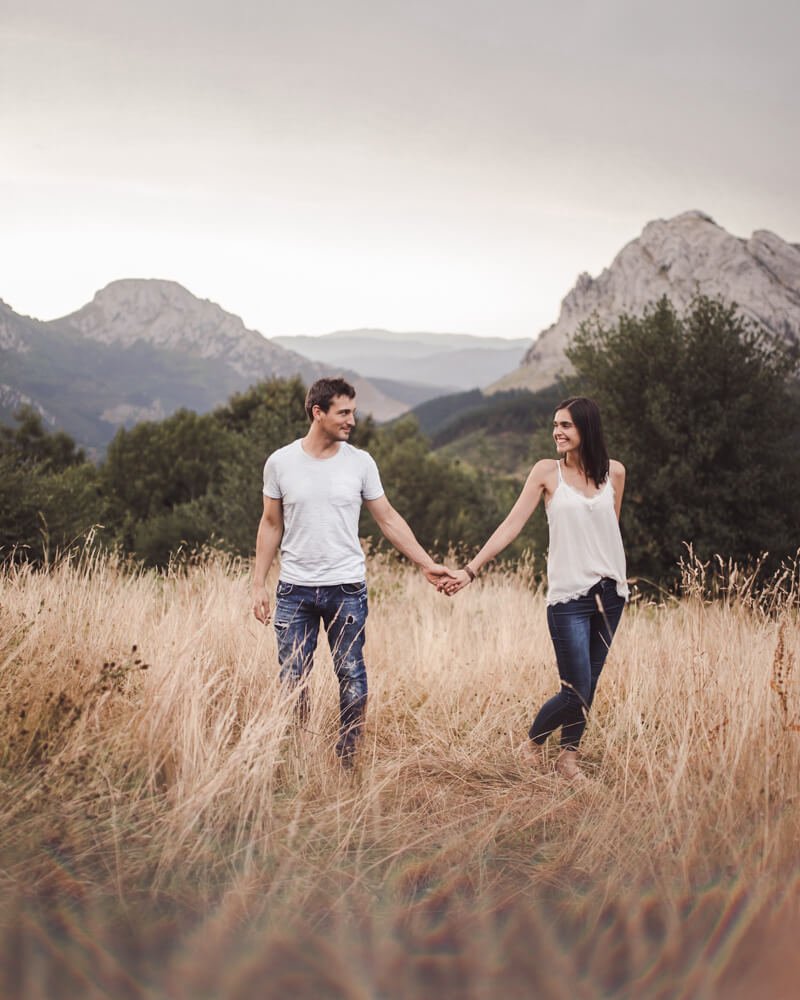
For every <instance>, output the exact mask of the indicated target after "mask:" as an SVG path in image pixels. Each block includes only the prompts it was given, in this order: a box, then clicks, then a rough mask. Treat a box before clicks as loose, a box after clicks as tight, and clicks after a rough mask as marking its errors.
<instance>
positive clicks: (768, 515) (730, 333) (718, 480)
mask: <svg viewBox="0 0 800 1000" xmlns="http://www.w3.org/2000/svg"><path fill="white" fill-rule="evenodd" d="M567 356H568V357H569V359H570V361H571V362H572V364H573V366H574V368H575V372H576V375H575V378H574V379H573V380H572V382H571V385H570V389H571V390H572V391H573V392H574V391H579V392H581V393H583V394H585V395H588V396H592V397H593V398H594V399H596V401H597V402H598V404H599V406H600V408H601V411H602V413H603V422H604V425H605V429H606V435H607V438H608V443H609V448H610V450H611V452H612V454H613V455H614V457H617V458H619V459H620V460H621V461H623V462H624V463H625V465H626V467H627V473H628V475H627V486H626V496H625V503H624V505H623V516H622V526H623V534H624V536H625V541H626V548H627V551H628V561H629V566H630V571H631V572H632V573H634V574H639V575H640V576H643V577H647V578H650V579H653V580H667V579H670V578H674V577H675V575H676V565H677V562H678V560H679V559H680V558H681V556H682V555H683V554H685V545H684V543H691V544H692V546H693V548H694V550H695V552H696V553H697V554H698V556H700V557H701V558H703V559H705V558H710V557H711V556H713V555H714V554H720V555H722V556H724V557H726V558H727V557H731V558H733V559H735V560H737V561H741V562H747V561H748V560H749V559H750V558H752V557H754V556H756V555H758V554H760V553H761V552H763V551H769V552H770V553H771V554H772V556H773V557H775V558H776V559H777V558H779V557H782V556H785V555H788V554H790V553H791V552H793V551H794V549H795V548H796V545H797V537H796V535H795V534H794V526H796V524H797V523H798V515H799V514H800V510H798V496H799V495H800V494H798V486H800V483H799V482H798V473H797V461H796V451H795V448H794V443H795V442H796V441H797V436H798V428H800V407H799V406H798V396H797V392H796V383H795V381H794V379H793V375H796V372H797V364H796V360H795V359H794V358H793V357H792V356H791V353H790V352H789V351H788V350H787V349H786V348H785V347H783V346H781V345H780V344H779V343H778V342H776V341H775V340H773V339H771V338H769V337H768V336H767V335H766V334H765V333H764V332H763V331H761V330H759V329H757V328H756V327H755V326H754V325H752V324H751V323H748V322H747V321H746V320H744V319H742V318H741V317H740V316H739V315H738V314H737V309H736V306H735V305H727V304H725V303H723V302H721V301H718V300H714V299H709V298H707V297H704V296H699V297H698V298H696V299H695V300H694V301H693V303H692V304H691V306H690V307H689V309H688V310H687V311H686V313H685V315H683V316H680V315H678V313H677V312H676V311H675V309H674V308H673V306H672V305H671V304H670V302H669V301H668V300H667V299H666V298H662V299H661V300H659V301H658V302H657V303H655V304H654V305H653V306H652V307H651V308H649V309H648V310H647V311H646V312H645V314H644V315H643V316H642V317H641V318H636V317H632V316H627V315H623V316H621V317H620V318H619V320H618V322H617V323H616V324H615V325H613V326H603V325H602V324H599V323H597V322H596V321H595V322H590V323H587V324H584V325H583V326H582V327H581V328H580V330H579V332H578V334H577V335H576V336H575V338H574V339H573V341H572V344H571V346H570V347H569V349H568V351H567Z"/></svg>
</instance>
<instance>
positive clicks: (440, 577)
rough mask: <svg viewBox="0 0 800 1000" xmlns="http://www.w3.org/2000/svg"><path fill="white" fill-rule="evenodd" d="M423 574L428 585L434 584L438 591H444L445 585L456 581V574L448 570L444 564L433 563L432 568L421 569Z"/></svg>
mask: <svg viewBox="0 0 800 1000" xmlns="http://www.w3.org/2000/svg"><path fill="white" fill-rule="evenodd" d="M421 569H422V573H423V575H424V576H425V579H426V580H427V581H428V583H431V584H433V586H434V587H436V589H437V590H443V589H444V586H443V585H444V583H446V582H447V581H448V580H449V581H450V582H452V581H454V580H455V573H454V572H453V570H451V569H448V568H447V566H445V565H444V564H443V563H432V564H431V565H430V566H425V567H421Z"/></svg>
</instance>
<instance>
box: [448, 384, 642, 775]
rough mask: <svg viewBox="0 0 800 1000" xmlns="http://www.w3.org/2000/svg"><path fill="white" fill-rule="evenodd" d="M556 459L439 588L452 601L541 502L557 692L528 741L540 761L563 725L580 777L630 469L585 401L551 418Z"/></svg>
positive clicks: (567, 403) (618, 609)
mask: <svg viewBox="0 0 800 1000" xmlns="http://www.w3.org/2000/svg"><path fill="white" fill-rule="evenodd" d="M553 438H554V440H555V444H556V449H557V451H558V453H559V456H560V457H559V458H558V459H551V458H544V459H542V460H541V461H539V462H537V463H536V465H534V467H533V468H532V469H531V471H530V474H529V475H528V479H527V481H526V483H525V486H524V487H523V490H522V493H520V495H519V498H518V499H517V502H516V503H515V504H514V506H513V507H512V508H511V511H510V512H509V514H508V516H507V517H506V519H505V520H504V521H503V523H502V524H501V525H500V526H499V527H498V528H497V530H496V531H495V532H494V534H493V535H492V536H491V538H489V540H488V541H487V542H486V544H485V545H484V546H483V548H482V549H481V550H480V552H479V553H478V554H477V556H475V557H474V558H473V559H470V561H469V562H468V563H467V564H466V566H465V567H464V569H462V570H458V571H457V572H456V573H455V574H454V578H453V579H452V580H449V581H448V580H443V581H442V582H441V583H440V584H439V589H440V590H444V591H446V592H447V593H448V594H455V593H457V592H458V591H459V590H461V589H462V587H466V586H467V585H468V584H469V583H471V582H472V581H473V580H474V579H475V577H476V576H477V575H478V573H479V572H480V570H481V567H482V566H483V565H484V564H485V563H487V562H489V560H490V559H493V558H494V557H495V556H496V555H497V554H498V553H499V552H502V550H503V549H504V548H505V547H506V546H507V545H509V544H510V543H511V542H513V540H514V539H515V538H516V537H517V535H518V534H519V533H520V531H522V529H523V527H524V526H525V524H526V522H527V520H528V518H529V517H530V516H531V514H532V513H533V512H534V510H535V509H536V505H537V504H538V503H539V500H540V498H541V497H542V496H544V503H545V509H546V511H547V521H548V525H549V530H550V546H549V550H548V555H547V583H548V588H547V625H548V628H549V629H550V635H551V637H552V640H553V646H554V647H555V653H556V662H557V664H558V673H559V676H560V678H561V690H560V691H559V692H558V694H556V695H554V696H553V697H552V698H550V699H549V700H548V701H546V702H545V703H544V705H542V707H541V709H540V710H539V713H538V715H537V716H536V718H535V719H534V720H533V724H532V725H531V728H530V731H529V733H528V736H529V738H530V742H529V744H528V750H529V755H530V756H531V757H532V759H534V760H535V761H536V762H537V763H539V764H542V763H543V762H544V743H545V741H546V739H547V737H548V736H549V735H550V733H552V732H553V731H554V730H556V729H557V728H558V727H559V726H560V727H561V752H560V754H559V756H558V760H557V762H556V768H557V770H558V771H559V772H560V773H561V774H563V775H564V776H565V777H567V778H570V779H573V778H580V777H582V772H581V770H580V768H579V767H578V763H577V750H578V745H579V744H580V741H581V737H582V736H583V731H584V729H585V727H586V713H587V712H588V710H589V707H590V706H591V704H592V699H593V698H594V692H595V689H596V687H597V680H598V678H599V676H600V671H601V670H602V669H603V664H604V663H605V659H606V656H607V654H608V649H609V646H610V645H611V639H612V637H613V635H614V632H615V630H616V628H617V625H618V624H619V620H620V617H621V615H622V609H623V607H624V606H625V601H626V599H627V597H628V585H627V583H626V579H625V552H624V550H623V548H622V536H621V535H620V530H619V512H620V506H621V504H622V491H623V489H624V487H625V468H624V466H623V465H622V464H621V463H620V462H615V461H613V460H609V457H608V452H607V450H606V445H605V440H604V438H603V430H602V426H601V423H600V411H599V410H598V408H597V404H596V403H594V402H593V401H592V400H591V399H587V398H585V397H583V396H577V397H573V398H571V399H565V400H564V402H563V403H560V404H559V406H558V407H557V409H556V412H555V419H554V420H553Z"/></svg>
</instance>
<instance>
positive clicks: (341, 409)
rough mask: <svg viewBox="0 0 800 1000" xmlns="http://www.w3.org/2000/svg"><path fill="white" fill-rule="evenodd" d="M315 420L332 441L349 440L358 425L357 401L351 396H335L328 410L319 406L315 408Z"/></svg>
mask: <svg viewBox="0 0 800 1000" xmlns="http://www.w3.org/2000/svg"><path fill="white" fill-rule="evenodd" d="M313 414H314V420H315V422H316V423H317V425H318V426H319V428H320V430H321V431H322V432H323V434H325V436H326V437H327V438H328V439H329V440H331V441H347V440H348V439H349V438H350V432H351V431H352V429H353V428H354V427H355V425H356V401H355V398H353V399H350V397H349V396H334V397H333V400H332V402H331V405H330V406H329V407H328V412H327V413H325V412H324V411H323V410H321V409H320V408H319V407H318V406H315V407H314V410H313Z"/></svg>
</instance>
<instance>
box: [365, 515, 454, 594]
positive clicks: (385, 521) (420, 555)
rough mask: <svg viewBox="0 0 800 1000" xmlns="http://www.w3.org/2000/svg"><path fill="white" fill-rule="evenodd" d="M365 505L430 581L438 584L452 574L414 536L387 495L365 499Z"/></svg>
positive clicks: (393, 540) (377, 522)
mask: <svg viewBox="0 0 800 1000" xmlns="http://www.w3.org/2000/svg"><path fill="white" fill-rule="evenodd" d="M364 505H365V506H366V508H367V510H368V511H369V512H370V514H372V516H373V517H374V518H375V522H376V524H377V525H378V527H379V528H380V529H381V531H382V532H383V535H384V537H385V538H387V539H388V540H389V541H390V542H391V543H392V545H394V547H395V548H396V549H397V551H398V552H401V553H402V554H403V555H404V556H406V558H408V559H410V560H411V562H413V563H414V564H415V565H416V566H418V567H419V569H421V570H422V572H423V573H424V575H425V579H426V580H427V581H428V583H433V584H436V583H438V582H439V580H440V578H441V577H444V576H451V573H450V570H449V569H448V568H447V567H446V566H443V565H442V564H441V563H436V562H434V561H433V559H431V557H430V556H429V555H428V553H427V552H426V551H425V549H423V547H422V546H421V545H420V544H419V542H418V541H417V539H416V538H415V537H414V532H413V531H412V530H411V528H410V527H409V525H408V522H407V521H406V520H405V518H404V517H402V516H401V515H400V514H398V513H397V511H396V510H395V509H394V507H392V505H391V504H390V503H389V501H388V500H387V499H386V496H385V495H384V496H382V497H378V499H377V500H365V501H364Z"/></svg>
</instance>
